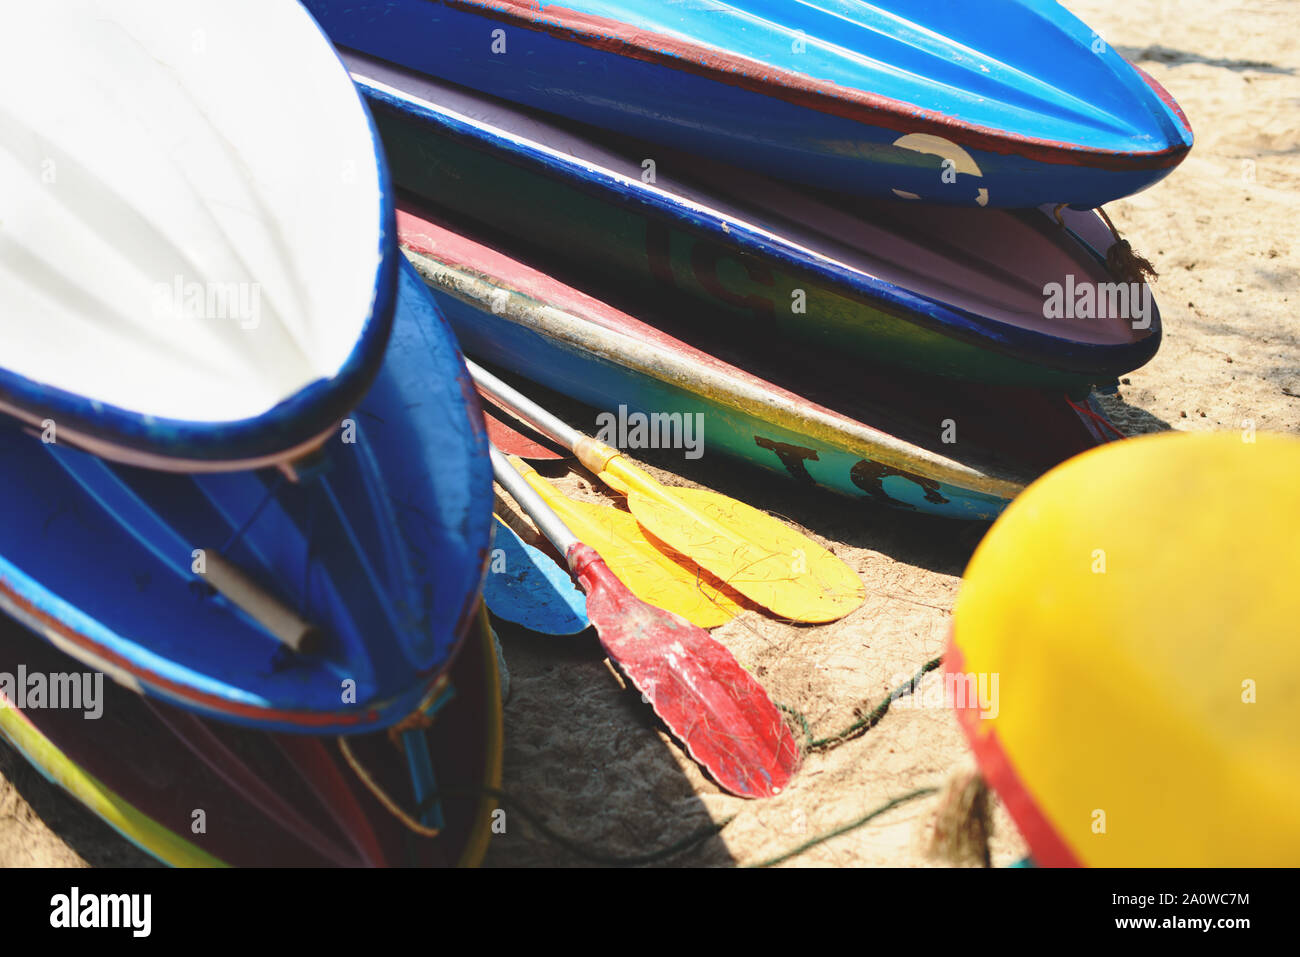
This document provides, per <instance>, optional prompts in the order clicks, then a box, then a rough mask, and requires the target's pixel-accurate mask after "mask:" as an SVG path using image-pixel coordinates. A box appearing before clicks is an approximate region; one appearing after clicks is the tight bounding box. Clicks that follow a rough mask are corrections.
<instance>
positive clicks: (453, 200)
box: [343, 51, 1160, 395]
mask: <svg viewBox="0 0 1300 957" xmlns="http://www.w3.org/2000/svg"><path fill="white" fill-rule="evenodd" d="M343 56H344V60H345V62H346V64H347V65H348V68H349V69H350V70H351V72H352V76H353V79H354V80H355V81H356V83H357V85H358V87H359V88H360V89H361V90H362V92H363V93H364V94H365V96H366V99H367V100H368V101H369V103H370V107H371V110H372V112H373V114H374V117H375V121H376V124H377V125H378V127H379V130H380V133H381V135H382V137H383V140H384V145H385V148H386V150H387V155H388V157H389V160H390V162H391V168H392V173H393V178H394V181H395V182H396V183H397V185H398V186H399V187H400V188H401V189H403V190H404V191H407V192H409V193H411V194H413V195H414V196H417V197H419V198H421V199H423V200H425V201H426V202H428V203H430V204H432V205H433V206H434V207H435V208H437V209H439V210H442V211H444V212H447V213H448V214H451V215H454V216H456V217H459V218H463V219H466V220H468V221H472V222H475V223H478V224H480V225H481V227H482V228H483V229H485V230H491V231H493V232H498V233H500V234H501V235H502V236H504V237H508V238H509V239H510V240H512V241H514V240H518V241H522V242H524V243H526V244H527V245H528V246H529V248H531V249H532V250H534V251H536V252H538V253H541V254H543V255H545V256H548V257H550V258H551V259H552V260H553V261H554V262H556V263H557V264H562V263H563V262H566V261H579V260H580V261H583V262H585V263H587V264H588V266H589V268H590V270H591V271H593V272H597V271H599V272H603V273H608V274H610V275H611V276H612V277H617V279H618V281H619V282H620V283H621V284H622V285H623V286H625V287H626V288H627V289H628V291H629V293H631V292H633V291H635V292H636V293H638V294H640V295H642V296H646V297H649V296H659V295H664V294H671V295H673V296H676V297H678V298H681V299H682V301H683V302H684V303H687V304H693V305H695V306H701V305H702V306H705V307H707V308H708V310H709V311H710V314H711V315H716V316H717V317H718V319H719V320H721V319H724V318H725V319H730V320H732V321H733V322H735V323H744V324H745V325H746V326H747V327H748V329H749V334H750V335H761V336H783V337H786V338H789V339H791V340H794V341H797V342H799V343H805V344H808V345H810V346H813V347H816V348H822V349H827V350H834V351H837V352H838V351H843V352H846V353H851V354H853V355H856V356H859V357H861V358H863V359H866V360H869V361H871V362H874V363H881V364H894V365H900V366H903V367H906V368H910V369H915V370H917V371H920V372H925V373H933V374H940V375H947V376H952V377H956V378H964V379H971V380H974V381H980V382H989V383H993V384H997V385H1019V386H1029V387H1036V388H1051V389H1056V390H1061V389H1067V390H1071V391H1072V392H1074V393H1075V394H1077V395H1085V394H1086V393H1087V391H1088V389H1089V387H1090V386H1092V385H1093V384H1102V383H1106V384H1109V383H1113V382H1114V381H1115V379H1116V377H1118V376H1120V375H1123V374H1125V373H1126V372H1129V371H1132V370H1133V369H1135V368H1137V367H1138V366H1141V365H1142V364H1144V363H1145V362H1147V361H1148V360H1149V359H1150V358H1151V357H1152V356H1153V355H1154V354H1155V352H1156V349H1157V347H1158V346H1159V343H1160V313H1159V309H1158V308H1157V307H1156V304H1155V302H1154V301H1153V298H1152V296H1151V288H1150V286H1149V285H1147V284H1145V283H1144V282H1140V281H1137V280H1134V279H1133V278H1132V277H1128V276H1122V275H1118V274H1113V273H1112V271H1111V269H1110V268H1109V267H1108V265H1107V254H1108V253H1109V252H1110V250H1111V248H1112V247H1113V246H1115V245H1116V242H1117V240H1116V237H1115V235H1114V234H1113V233H1112V232H1111V230H1110V229H1109V228H1108V227H1107V226H1106V225H1105V223H1104V222H1103V221H1102V219H1101V218H1100V217H1099V215H1098V214H1097V213H1095V212H1091V211H1083V212H1080V211H1075V210H1071V209H1068V208H1065V209H1061V210H1059V211H1058V210H1054V209H1041V210H1040V209H1030V210H1020V211H1004V210H978V209H953V208H947V207H938V206H908V205H905V204H903V203H902V201H899V200H893V201H873V200H863V199H855V198H853V197H848V196H843V195H830V194H825V193H814V192H811V191H808V190H800V189H795V188H792V187H789V186H786V185H783V184H781V183H778V182H775V181H773V180H770V179H767V178H765V177H762V176H759V175H756V174H751V173H746V172H745V171H743V170H741V169H739V168H736V167H731V166H723V165H719V164H716V163H712V162H710V161H708V160H706V159H703V158H701V157H697V156H688V155H683V154H675V153H669V152H667V151H665V150H655V151H654V152H653V153H652V154H651V153H647V152H645V151H644V150H643V149H642V148H640V147H638V145H637V144H634V143H632V144H630V143H627V142H617V143H612V142H611V141H610V140H609V139H608V138H603V139H596V138H593V136H591V135H589V134H586V133H580V132H575V131H573V130H570V129H568V128H565V127H562V126H559V125H556V124H555V123H554V122H552V121H550V120H548V119H547V118H546V117H543V116H541V115H539V114H536V113H530V112H526V111H522V110H520V109H518V108H515V107H512V106H510V105H508V104H503V103H500V102H498V101H494V100H491V99H488V98H485V97H483V96H479V95H475V94H473V93H469V92H466V91H464V90H460V89H457V88H455V87H452V86H450V85H448V84H446V83H440V82H437V81H435V80H432V79H430V78H428V77H423V76H420V75H418V74H415V73H413V72H411V71H409V70H403V69H400V68H397V67H394V66H392V65H390V64H384V63H381V62H379V61H376V60H374V59H373V58H365V57H363V56H361V55H358V54H355V53H350V52H348V51H344V52H343ZM648 155H653V156H654V157H655V160H653V161H644V160H643V159H642V157H645V156H648ZM645 162H652V163H653V169H650V168H643V164H644V163H645ZM648 180H649V181H648ZM1058 213H1059V219H1058ZM540 224H544V228H543V227H542V226H541V225H540Z"/></svg>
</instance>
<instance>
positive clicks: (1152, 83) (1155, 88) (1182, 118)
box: [1124, 60, 1192, 134]
mask: <svg viewBox="0 0 1300 957" xmlns="http://www.w3.org/2000/svg"><path fill="white" fill-rule="evenodd" d="M1124 62H1125V63H1127V64H1128V65H1129V66H1131V67H1132V68H1133V69H1134V70H1136V71H1137V74H1138V76H1140V77H1142V79H1144V80H1146V83H1147V86H1149V87H1151V91H1152V92H1153V93H1155V95H1156V96H1158V97H1160V99H1161V101H1162V102H1163V103H1164V104H1165V106H1167V107H1169V109H1171V110H1173V111H1174V115H1175V116H1177V117H1178V120H1179V122H1180V123H1182V124H1183V129H1185V130H1187V132H1188V134H1191V133H1192V123H1191V120H1189V119H1188V118H1187V114H1186V113H1184V112H1183V108H1182V107H1181V106H1179V105H1178V101H1177V100H1175V99H1174V97H1173V94H1171V93H1170V92H1169V91H1168V90H1166V89H1165V88H1164V87H1163V86H1161V85H1160V83H1159V81H1157V80H1156V78H1155V77H1153V76H1152V75H1151V74H1150V73H1148V72H1147V71H1146V70H1144V69H1142V68H1141V67H1140V66H1138V65H1137V64H1136V63H1134V62H1133V61H1132V60H1125V61H1124Z"/></svg>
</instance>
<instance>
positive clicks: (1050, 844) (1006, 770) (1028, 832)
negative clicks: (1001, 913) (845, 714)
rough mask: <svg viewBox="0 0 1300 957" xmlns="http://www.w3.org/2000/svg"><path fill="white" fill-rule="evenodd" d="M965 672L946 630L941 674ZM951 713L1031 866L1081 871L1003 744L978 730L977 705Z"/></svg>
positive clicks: (993, 735) (969, 704) (993, 733)
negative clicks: (1024, 846) (1013, 826)
mask: <svg viewBox="0 0 1300 957" xmlns="http://www.w3.org/2000/svg"><path fill="white" fill-rule="evenodd" d="M965 670H966V669H965V659H964V657H963V656H962V653H961V650H960V649H958V647H957V645H956V642H954V641H953V629H952V628H949V630H948V649H947V651H945V652H944V656H943V673H944V675H945V676H947V675H960V674H964V673H965ZM954 704H956V702H954ZM953 710H954V711H955V712H956V713H957V723H958V724H960V725H961V729H962V731H963V732H965V734H966V740H967V741H968V742H969V743H970V747H971V750H972V751H974V752H975V759H976V761H977V762H978V763H979V767H980V773H981V774H983V775H984V780H985V781H987V782H988V783H989V784H991V785H992V786H993V789H994V790H996V791H997V792H998V797H1000V798H1001V799H1002V803H1003V804H1005V805H1006V806H1007V811H1009V812H1010V814H1011V818H1012V820H1014V821H1015V822H1016V827H1018V828H1019V829H1020V833H1021V835H1022V836H1023V837H1024V839H1025V840H1026V841H1027V842H1028V844H1029V849H1030V850H1031V851H1032V852H1033V857H1034V863H1035V864H1037V865H1038V866H1040V867H1082V866H1083V862H1082V861H1080V860H1079V858H1078V857H1076V856H1075V854H1074V852H1073V851H1072V850H1070V847H1069V845H1067V844H1066V843H1065V841H1064V840H1063V839H1062V838H1061V836H1060V835H1059V834H1058V833H1057V832H1056V829H1055V828H1054V827H1053V826H1052V822H1051V821H1050V820H1049V819H1048V817H1047V815H1046V814H1045V813H1044V812H1043V811H1042V809H1040V808H1039V807H1038V804H1037V803H1036V802H1035V801H1034V798H1033V796H1032V795H1031V794H1030V793H1029V789H1028V788H1027V787H1025V784H1024V782H1023V781H1021V780H1020V775H1019V774H1017V773H1016V769H1015V767H1014V766H1013V765H1012V763H1011V759H1010V758H1009V757H1008V756H1007V753H1006V751H1005V750H1004V749H1003V747H1002V742H1001V741H999V740H998V735H997V732H996V731H990V732H984V731H982V730H980V723H981V722H982V721H983V720H984V719H983V718H981V717H980V707H979V702H978V701H976V702H962V706H961V707H954V709H953Z"/></svg>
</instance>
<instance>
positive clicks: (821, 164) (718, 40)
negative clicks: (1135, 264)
mask: <svg viewBox="0 0 1300 957" xmlns="http://www.w3.org/2000/svg"><path fill="white" fill-rule="evenodd" d="M306 2H307V7H308V8H309V9H310V10H311V11H312V13H313V14H314V15H315V16H316V17H317V19H318V20H319V21H320V23H321V26H322V27H324V29H325V30H326V31H327V32H328V33H329V35H330V37H331V38H332V39H333V40H334V42H335V43H337V44H338V45H339V46H343V47H348V48H351V49H354V50H357V51H359V52H362V53H366V54H369V55H371V56H375V57H379V58H382V59H384V60H388V61H390V62H392V63H395V64H399V65H402V66H405V67H408V68H410V69H414V70H418V71H420V72H422V73H427V74H429V75H430V76H434V77H438V78H439V79H442V80H447V81H450V82H452V83H457V84H460V85H463V86H466V87H470V88H473V89H475V90H479V91H482V92H484V93H488V94H491V95H493V96H497V97H501V98H503V99H506V100H510V101H512V102H514V103H518V104H521V105H523V106H528V107H532V108H535V109H539V110H545V111H547V112H550V113H553V114H556V115H557V116H562V117H564V118H566V119H569V120H573V121H577V122H579V123H584V124H590V125H592V126H596V127H600V128H603V129H607V130H611V131H614V132H618V133H623V134H630V135H636V136H643V137H645V138H646V139H649V140H652V141H654V142H655V143H658V144H661V145H664V146H671V147H677V148H680V149H683V150H687V151H690V152H693V153H697V154H700V155H702V156H708V157H711V158H715V159H719V160H721V161H723V162H726V163H728V164H731V165H734V166H737V167H752V168H754V169H757V170H758V171H760V172H763V173H766V174H768V175H772V176H775V177H778V178H781V179H785V180H789V181H793V182H801V183H804V184H806V185H814V186H819V187H825V188H828V189H833V190H835V191H837V192H841V193H846V194H856V195H874V196H884V197H894V196H899V197H905V198H908V199H910V200H913V201H916V200H924V201H926V202H929V203H944V204H950V205H965V206H999V207H1029V206H1037V205H1040V204H1043V203H1070V204H1072V205H1075V206H1078V207H1081V208H1088V207H1093V206H1100V205H1102V204H1104V203H1107V202H1110V201H1111V200H1114V199H1118V198H1120V197H1122V196H1126V195H1128V194H1130V193H1134V192H1137V191H1138V190H1140V189H1144V188H1145V187H1147V186H1150V185H1151V184H1152V183H1154V182H1156V181H1158V180H1159V179H1160V178H1162V177H1163V176H1165V175H1166V174H1167V173H1168V172H1169V171H1170V170H1171V169H1173V168H1174V167H1175V166H1176V165H1177V164H1178V163H1179V161H1180V160H1181V159H1182V158H1183V157H1184V156H1185V155H1186V153H1187V151H1188V149H1189V148H1190V147H1191V142H1192V133H1191V129H1190V127H1189V126H1188V123H1187V120H1186V118H1185V117H1184V116H1183V114H1182V112H1181V111H1180V110H1179V109H1178V107H1177V105H1176V104H1175V103H1174V102H1173V100H1172V98H1171V97H1170V96H1169V94H1168V93H1166V92H1165V91H1164V90H1163V89H1162V88H1161V87H1160V85H1159V84H1157V83H1156V82H1155V81H1154V80H1152V79H1151V78H1150V77H1149V76H1147V75H1146V74H1145V73H1143V72H1142V71H1140V70H1138V69H1137V68H1135V67H1134V66H1132V65H1131V64H1129V63H1128V62H1127V61H1126V60H1125V59H1124V58H1123V57H1122V56H1121V55H1120V54H1119V53H1118V52H1117V51H1115V50H1114V49H1111V48H1110V47H1108V46H1107V45H1106V44H1105V43H1104V42H1103V41H1101V40H1100V39H1099V38H1098V37H1097V35H1096V34H1095V33H1094V32H1093V31H1092V30H1090V29H1089V28H1088V27H1087V26H1086V25H1085V24H1083V23H1081V22H1079V20H1077V19H1076V18H1075V17H1074V16H1073V15H1071V14H1070V13H1069V12H1068V11H1066V10H1065V8H1064V7H1062V6H1060V5H1058V4H1057V3H1055V2H1054V0H992V2H986V3H984V4H982V5H981V7H980V9H979V11H978V15H974V14H973V13H972V11H971V9H970V8H969V7H968V6H966V5H964V4H960V3H933V2H927V0H890V2H886V3H878V4H868V3H864V2H860V0H829V2H824V3H819V4H815V5H814V4H802V3H790V2H787V0H741V2H720V3H670V4H647V3H638V2H634V0H563V2H561V3H551V2H546V0H447V2H430V0H346V2H342V0H306ZM648 155H649V154H648Z"/></svg>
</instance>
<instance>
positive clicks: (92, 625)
mask: <svg viewBox="0 0 1300 957" xmlns="http://www.w3.org/2000/svg"><path fill="white" fill-rule="evenodd" d="M401 274H402V275H401V285H400V289H399V293H398V297H399V300H400V305H399V307H398V316H397V320H396V322H395V325H394V331H393V335H392V338H391V339H390V342H389V346H388V352H387V355H386V358H385V363H384V366H383V368H382V370H381V371H380V374H379V377H378V378H377V379H376V381H375V384H374V386H373V387H372V388H371V390H370V392H369V393H368V395H367V397H366V399H365V400H364V401H363V403H362V404H361V406H360V407H359V408H358V409H357V411H356V412H355V413H353V415H352V416H349V417H348V418H347V419H345V420H344V422H343V423H342V425H341V427H340V429H339V431H338V433H337V435H334V436H332V437H331V441H330V443H329V445H328V446H327V447H326V449H325V450H324V452H323V454H322V455H321V456H320V458H319V459H318V460H316V461H315V462H314V463H313V464H312V467H311V470H304V471H301V472H299V473H298V474H297V475H296V480H292V481H291V480H288V479H286V478H285V477H284V476H283V475H282V474H280V473H276V472H272V471H270V470H267V471H263V472H232V473H220V474H212V475H207V474H195V475H179V474H173V473H162V472H152V471H144V470H136V469H131V468H128V467H125V466H119V465H113V464H111V463H106V462H104V461H102V460H100V459H97V458H94V457H92V456H89V455H87V454H85V453H83V452H79V451H77V450H74V449H65V448H63V447H61V446H60V445H59V444H58V443H52V444H46V443H43V442H41V441H39V440H38V439H37V438H35V437H33V436H28V435H24V434H22V433H21V432H20V431H19V430H17V429H13V428H9V429H0V446H2V447H3V448H4V455H3V461H4V463H5V466H4V468H3V469H0V487H2V488H3V494H4V497H5V499H6V500H8V501H11V502H21V503H22V506H21V508H19V509H17V510H15V514H14V516H13V517H12V518H11V519H10V520H7V521H6V522H5V523H4V526H3V528H0V609H3V610H4V611H6V612H8V613H9V614H11V615H13V616H15V617H17V618H19V619H20V620H22V621H23V622H24V623H25V624H27V625H28V626H29V627H30V628H32V629H33V630H34V631H36V632H37V633H38V634H41V635H42V636H44V637H45V638H46V639H47V640H49V641H50V642H52V643H53V644H55V645H56V646H57V647H59V648H60V649H61V650H63V651H65V652H67V653H70V654H72V655H74V656H75V657H77V658H78V659H80V660H81V661H83V662H85V663H87V664H89V665H91V666H92V667H94V668H96V669H98V670H103V671H105V672H106V673H108V674H109V675H110V676H111V677H113V678H114V679H115V680H117V681H119V682H120V683H122V684H125V685H127V686H128V687H130V688H132V689H134V690H138V691H142V692H144V693H145V694H148V695H150V696H153V697H158V698H161V699H164V700H166V701H168V702H170V703H172V704H175V705H178V706H180V707H183V708H187V709H191V710H194V711H197V712H199V713H201V714H204V715H206V716H209V717H215V718H220V719H222V720H227V721H231V722H235V723H240V724H246V725H253V726H257V727H261V728H265V729H269V730H279V731H298V732H312V733H317V734H321V733H356V732H360V731H365V730H368V729H373V728H376V727H382V726H385V725H387V724H391V723H393V722H394V721H397V720H399V719H400V718H402V717H404V716H405V715H406V714H408V713H410V711H411V710H412V709H413V708H414V707H415V706H416V704H417V703H418V702H419V700H420V699H421V698H422V697H423V696H424V695H425V694H426V693H427V692H428V690H429V689H430V688H431V687H432V686H433V684H434V683H435V682H436V681H437V679H438V676H439V674H440V673H441V672H442V671H443V670H445V667H446V665H447V663H448V662H449V661H450V660H451V657H452V655H453V653H454V651H455V649H456V647H457V645H458V644H459V642H460V641H461V639H462V637H463V635H464V634H465V632H466V630H467V629H468V627H469V624H470V621H471V618H472V613H473V610H474V607H475V605H476V603H477V595H478V592H479V589H480V586H481V583H482V576H483V573H484V567H485V565H486V561H487V553H488V547H489V543H490V540H491V539H490V536H491V524H490V523H491V508H492V485H491V472H490V466H489V464H488V460H487V440H486V435H485V431H484V428H483V424H482V413H481V411H480V409H479V405H478V401H477V396H476V394H475V392H474V389H473V385H472V383H471V381H470V379H469V375H468V372H467V370H466V369H465V366H464V363H463V361H462V359H461V357H460V353H459V351H458V349H457V347H456V344H455V340H454V338H453V336H452V334H451V331H450V330H449V329H448V327H447V326H446V324H445V321H444V320H443V318H442V316H441V315H440V314H439V313H438V311H437V307H436V305H435V304H434V302H433V301H432V300H431V298H430V297H429V294H428V292H427V290H426V289H425V287H424V284H423V283H422V282H421V281H420V279H419V277H418V276H416V275H415V274H414V272H413V271H412V270H411V269H410V267H409V266H406V265H403V266H402V268H401ZM209 553H215V554H214V555H213V557H212V558H211V561H209ZM70 555H72V556H81V557H80V558H79V559H77V560H71V561H70V560H69V558H68V556H70ZM217 556H220V558H221V559H223V560H224V561H225V562H226V563H229V564H233V565H234V566H235V567H236V568H238V569H239V570H240V571H241V573H242V574H243V576H244V577H246V578H248V579H250V580H251V581H252V582H253V584H254V585H255V586H256V587H257V588H258V589H260V590H261V593H262V594H263V595H264V596H266V601H267V602H268V603H269V604H270V605H271V606H272V608H273V609H287V610H288V611H289V612H290V613H292V614H293V615H296V616H298V617H300V618H301V619H302V620H304V621H305V622H307V623H308V624H309V625H310V626H312V627H313V629H314V631H315V633H316V634H317V635H318V637H319V647H317V648H312V649H302V650H300V651H291V650H290V647H289V646H288V645H286V644H284V643H283V642H282V641H281V640H280V639H278V638H277V633H276V632H275V631H274V630H273V629H272V626H270V625H268V624H267V619H266V617H265V616H262V617H259V616H257V615H256V614H254V613H253V612H252V611H249V610H248V609H247V607H246V606H245V605H241V604H239V603H238V602H237V601H235V600H234V599H232V598H231V597H230V595H229V594H227V593H223V592H221V591H219V590H217V589H215V588H214V587H213V586H212V585H211V584H210V581H209V580H207V579H205V578H204V577H203V573H204V572H205V571H207V570H208V568H209V566H210V565H211V564H212V563H213V562H216V561H217V560H218V558H217ZM88 569H89V570H88ZM182 623H183V627H182Z"/></svg>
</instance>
